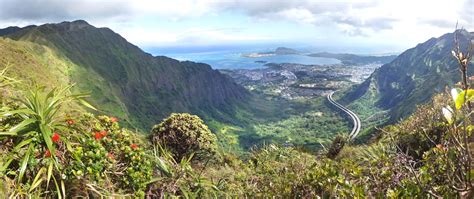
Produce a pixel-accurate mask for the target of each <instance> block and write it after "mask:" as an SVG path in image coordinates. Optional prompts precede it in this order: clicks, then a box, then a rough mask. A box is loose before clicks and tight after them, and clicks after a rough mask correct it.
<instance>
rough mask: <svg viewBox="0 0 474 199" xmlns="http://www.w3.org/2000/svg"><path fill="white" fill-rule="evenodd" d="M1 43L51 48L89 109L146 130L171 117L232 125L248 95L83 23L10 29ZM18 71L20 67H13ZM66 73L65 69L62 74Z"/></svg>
mask: <svg viewBox="0 0 474 199" xmlns="http://www.w3.org/2000/svg"><path fill="white" fill-rule="evenodd" d="M10 29H11V31H2V32H7V33H8V34H4V37H7V38H11V39H14V40H17V41H29V42H33V43H36V44H41V45H44V46H47V47H49V49H50V50H51V51H53V52H54V53H55V54H56V55H57V56H58V57H59V58H60V59H61V60H63V61H65V62H66V63H68V64H70V65H73V66H74V67H70V68H69V69H70V70H72V71H71V72H70V73H69V74H68V75H69V78H70V79H71V81H72V82H76V83H77V84H78V89H79V90H83V91H91V92H92V96H93V98H92V99H93V100H92V102H93V104H96V105H101V106H102V107H103V109H102V110H104V111H106V112H108V113H113V114H114V115H117V116H119V117H120V118H122V119H124V120H126V121H127V122H129V123H130V124H132V125H133V126H134V127H137V128H140V129H143V130H147V129H149V128H151V126H152V125H153V124H154V123H156V122H158V121H159V120H160V119H162V118H164V117H165V116H167V115H169V114H170V113H171V112H192V113H195V114H199V115H201V116H208V117H210V118H213V119H217V120H220V121H227V122H229V121H232V120H231V118H232V117H233V116H234V114H235V112H236V109H237V107H238V106H239V103H240V101H243V100H246V99H248V98H249V97H250V96H249V93H248V92H247V91H246V90H245V89H244V88H243V87H241V86H239V85H237V84H236V83H234V82H233V81H232V79H231V78H230V77H228V76H225V75H222V74H220V73H219V72H218V71H216V70H212V69H211V67H210V66H209V65H206V64H200V63H193V62H179V61H177V60H173V59H170V58H167V57H153V56H151V55H150V54H147V53H145V52H143V51H142V50H140V49H139V48H138V47H136V46H134V45H132V44H130V43H128V42H127V41H126V40H125V39H124V38H123V37H121V36H120V35H118V34H116V33H114V32H113V31H112V30H110V29H108V28H96V27H94V26H92V25H90V24H88V23H87V22H85V21H82V20H79V21H74V22H63V23H59V24H45V25H41V26H37V27H36V26H29V27H26V28H10ZM17 67H21V65H17ZM63 70H66V69H63Z"/></svg>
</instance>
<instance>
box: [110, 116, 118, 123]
mask: <svg viewBox="0 0 474 199" xmlns="http://www.w3.org/2000/svg"><path fill="white" fill-rule="evenodd" d="M110 121H111V122H112V123H115V122H118V119H117V118H116V117H110Z"/></svg>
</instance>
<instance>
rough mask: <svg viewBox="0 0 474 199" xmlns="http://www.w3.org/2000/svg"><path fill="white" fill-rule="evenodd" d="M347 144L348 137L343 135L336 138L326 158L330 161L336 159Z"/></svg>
mask: <svg viewBox="0 0 474 199" xmlns="http://www.w3.org/2000/svg"><path fill="white" fill-rule="evenodd" d="M346 142H347V137H345V136H343V135H337V136H336V138H334V140H333V141H332V144H331V146H330V147H329V149H328V152H327V154H326V156H327V157H328V158H329V159H334V158H336V156H337V155H338V154H339V152H341V150H342V148H343V147H344V145H345V144H346Z"/></svg>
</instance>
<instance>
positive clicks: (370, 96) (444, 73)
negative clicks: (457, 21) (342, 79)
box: [343, 30, 474, 122]
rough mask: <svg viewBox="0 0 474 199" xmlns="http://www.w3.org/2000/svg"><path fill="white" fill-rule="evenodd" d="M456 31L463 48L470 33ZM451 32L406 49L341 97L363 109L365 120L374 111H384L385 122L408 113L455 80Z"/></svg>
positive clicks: (355, 106) (347, 102) (456, 70)
mask: <svg viewBox="0 0 474 199" xmlns="http://www.w3.org/2000/svg"><path fill="white" fill-rule="evenodd" d="M456 34H457V35H458V38H459V43H460V45H461V48H463V49H467V46H468V45H470V43H471V42H470V41H471V40H472V38H474V33H469V32H467V31H465V30H458V31H457V32H456ZM454 35H455V33H449V34H445V35H443V36H441V37H439V38H431V39H429V40H428V41H426V42H424V43H421V44H419V45H417V46H416V47H414V48H411V49H408V50H406V51H405V52H403V53H402V54H401V55H399V56H398V57H397V58H396V59H395V60H393V61H392V62H390V63H388V64H385V65H383V66H382V67H381V68H379V69H377V70H376V71H375V72H374V73H373V74H372V75H371V76H370V77H369V78H368V79H367V80H366V81H365V82H363V83H362V84H360V85H359V86H356V87H354V88H353V89H352V90H350V91H349V92H347V93H346V95H345V96H344V97H343V100H344V101H345V103H346V104H350V106H351V107H352V108H354V109H356V110H363V112H365V113H364V114H365V117H363V118H362V119H365V120H366V122H369V120H371V119H373V118H374V117H375V116H377V114H378V113H385V115H386V116H388V118H389V120H388V121H389V122H395V121H398V120H399V119H400V118H403V117H406V116H408V115H410V114H411V113H412V112H413V111H414V110H415V107H416V105H418V104H422V103H426V102H427V101H428V100H429V99H431V97H432V96H433V95H434V94H436V93H440V92H443V91H444V89H445V88H446V86H451V85H453V84H455V83H456V82H457V81H458V80H459V71H458V64H457V62H456V60H455V59H454V58H453V57H452V55H451V50H453V47H454V46H455V43H454ZM364 114H363V115H364ZM379 116H380V115H379ZM375 118H378V119H380V117H375Z"/></svg>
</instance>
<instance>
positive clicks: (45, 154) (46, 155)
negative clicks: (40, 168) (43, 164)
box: [44, 150, 51, 158]
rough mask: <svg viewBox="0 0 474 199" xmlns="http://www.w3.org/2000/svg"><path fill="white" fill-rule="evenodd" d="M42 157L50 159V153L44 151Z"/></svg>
mask: <svg viewBox="0 0 474 199" xmlns="http://www.w3.org/2000/svg"><path fill="white" fill-rule="evenodd" d="M44 157H47V158H49V157H51V152H50V151H49V150H46V151H45V152H44Z"/></svg>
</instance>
